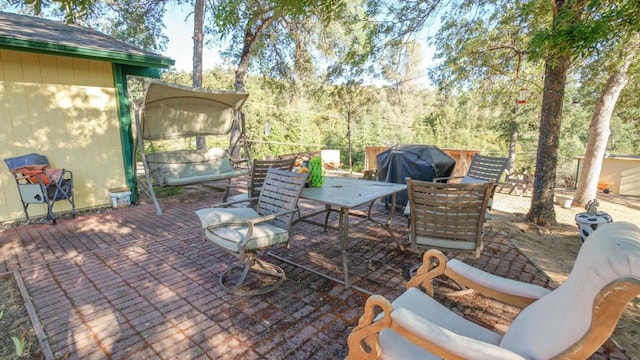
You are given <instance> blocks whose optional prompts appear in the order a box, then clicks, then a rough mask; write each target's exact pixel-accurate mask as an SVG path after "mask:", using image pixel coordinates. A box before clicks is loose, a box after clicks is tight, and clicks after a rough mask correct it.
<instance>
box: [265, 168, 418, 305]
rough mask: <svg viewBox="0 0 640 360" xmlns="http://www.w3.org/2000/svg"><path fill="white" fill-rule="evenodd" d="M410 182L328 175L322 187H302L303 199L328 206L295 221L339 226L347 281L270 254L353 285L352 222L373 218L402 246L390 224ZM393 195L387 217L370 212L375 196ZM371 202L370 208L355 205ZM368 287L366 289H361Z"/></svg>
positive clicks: (363, 221) (366, 220)
mask: <svg viewBox="0 0 640 360" xmlns="http://www.w3.org/2000/svg"><path fill="white" fill-rule="evenodd" d="M406 188H407V186H406V185H405V184H396V183H389V182H384V181H371V180H361V179H354V178H347V177H326V178H325V181H324V185H323V186H322V187H310V188H305V189H304V190H302V194H301V195H300V198H301V199H306V200H309V201H312V202H315V203H320V204H324V205H325V208H324V209H322V210H318V211H314V212H312V213H309V214H301V216H300V218H299V219H297V221H296V222H306V223H310V224H314V225H319V226H322V227H323V228H324V229H325V230H326V229H333V230H337V231H338V234H339V238H340V249H341V252H342V268H343V272H344V281H341V280H340V279H337V278H334V277H332V276H329V275H326V274H323V273H320V272H318V271H315V270H313V269H311V268H308V267H305V266H304V265H301V264H298V263H295V262H293V261H292V260H290V259H285V258H283V257H281V256H278V255H276V254H273V253H269V254H270V255H271V256H273V257H275V258H277V259H279V260H281V261H284V262H287V263H289V264H292V265H294V266H298V267H301V268H304V269H306V270H309V271H312V272H314V273H316V274H318V275H320V276H323V277H326V278H329V279H331V280H334V281H337V282H339V283H343V284H344V286H345V288H347V289H348V288H350V287H351V284H350V282H349V264H348V256H347V255H348V249H347V242H348V239H349V228H350V226H357V225H360V224H362V223H365V222H372V223H374V224H378V225H380V226H381V227H382V228H383V229H384V230H386V231H387V233H389V235H390V236H391V238H392V239H393V240H394V241H395V242H396V244H397V246H398V248H400V249H403V246H402V244H401V243H400V242H399V241H398V239H397V238H396V236H395V235H394V234H393V231H392V229H391V228H390V225H391V219H392V217H393V213H394V211H395V200H396V199H395V197H396V193H397V192H399V191H402V190H405V189H406ZM387 196H391V203H390V204H391V205H390V206H389V211H388V216H387V218H386V220H384V219H377V218H373V217H372V216H371V208H372V206H373V203H374V202H375V200H377V199H380V198H384V197H387ZM365 205H368V210H367V211H362V210H359V209H356V208H358V207H362V206H365ZM332 212H337V213H339V220H338V226H337V227H336V226H332V225H329V221H328V220H329V216H330V215H331V213H332ZM320 214H326V216H325V220H324V222H318V221H315V220H312V219H311V218H313V217H315V216H317V215H320ZM350 217H354V218H356V219H357V220H356V221H354V222H352V223H350ZM358 290H362V291H365V292H366V290H364V289H358Z"/></svg>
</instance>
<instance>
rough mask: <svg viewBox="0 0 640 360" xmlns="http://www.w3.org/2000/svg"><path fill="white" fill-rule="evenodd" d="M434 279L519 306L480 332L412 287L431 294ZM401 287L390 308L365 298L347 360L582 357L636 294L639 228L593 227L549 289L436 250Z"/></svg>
mask: <svg viewBox="0 0 640 360" xmlns="http://www.w3.org/2000/svg"><path fill="white" fill-rule="evenodd" d="M434 263H435V264H437V266H436V267H434V266H433V264H434ZM441 275H444V276H448V277H450V278H452V279H455V280H456V282H459V283H463V284H465V285H466V286H468V287H470V288H474V289H475V290H477V291H479V292H480V293H482V294H483V295H485V296H488V297H491V298H494V299H497V300H500V301H502V302H505V303H508V304H511V305H514V306H518V307H524V308H523V309H522V310H521V311H520V313H519V314H518V315H517V316H516V318H515V319H514V320H513V322H512V323H511V325H510V326H509V328H508V329H507V330H506V332H505V333H504V334H500V333H497V332H495V331H494V330H490V329H487V328H484V327H482V326H480V325H478V324H476V323H472V322H471V321H468V320H466V319H464V318H463V317H461V316H460V315H458V314H459V312H455V313H454V312H453V311H451V310H449V309H448V308H446V307H445V306H443V305H441V304H440V303H438V302H437V301H436V300H434V299H433V298H432V297H430V296H428V295H427V294H425V293H423V292H421V291H420V290H418V288H417V287H423V288H425V289H426V290H427V292H428V293H430V294H433V280H434V278H436V277H437V276H441ZM407 288H408V289H407V290H406V291H405V292H404V293H403V294H402V295H400V296H399V297H398V298H397V299H396V300H395V301H393V303H390V302H389V301H388V300H387V299H385V298H384V297H382V296H379V295H373V296H371V297H369V299H368V300H367V302H366V304H365V308H364V315H362V317H361V318H360V321H359V323H358V326H357V327H356V328H355V329H354V330H353V331H352V332H351V334H350V335H349V338H348V345H349V353H348V356H347V359H349V360H359V359H587V358H589V356H591V354H593V353H594V352H595V351H597V350H598V348H600V347H601V346H602V344H604V343H605V341H606V340H607V339H608V338H609V336H610V335H611V333H612V332H613V330H614V329H615V327H616V324H617V322H618V319H619V317H620V314H621V313H622V310H623V309H624V307H625V305H626V304H627V303H628V302H629V301H631V300H633V299H634V298H635V297H636V296H638V295H640V228H638V227H637V226H636V225H634V224H631V223H628V222H622V221H621V222H614V223H610V224H605V225H604V226H602V227H598V229H597V230H596V231H595V232H594V233H593V234H592V235H591V236H590V237H589V239H588V240H587V241H585V243H584V245H582V248H581V249H580V252H579V253H578V257H577V259H576V262H575V265H574V267H573V270H572V271H571V274H570V275H569V277H568V278H567V280H566V281H565V282H564V284H562V285H561V286H560V287H559V288H557V289H555V290H553V291H550V290H548V289H545V288H542V287H539V286H536V285H532V284H527V283H521V282H518V281H515V280H511V279H505V278H501V277H499V276H496V275H493V274H489V273H486V272H484V271H482V270H479V269H475V268H473V267H471V266H469V265H467V264H465V263H463V262H461V261H458V260H455V259H452V260H447V258H446V257H445V256H444V255H443V254H442V253H440V252H439V251H437V250H430V251H429V252H427V253H426V254H425V255H424V261H423V265H422V267H421V268H420V269H419V270H418V274H417V275H416V276H415V277H414V278H412V279H411V280H410V281H409V282H408V283H407ZM490 310H491V309H488V311H490Z"/></svg>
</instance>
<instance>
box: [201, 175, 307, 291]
mask: <svg viewBox="0 0 640 360" xmlns="http://www.w3.org/2000/svg"><path fill="white" fill-rule="evenodd" d="M306 177H307V175H306V174H300V173H292V172H288V171H282V170H277V169H269V170H268V172H267V176H266V178H265V180H264V182H263V184H262V188H261V190H260V195H259V197H258V202H257V204H256V206H255V207H242V208H234V207H228V206H229V205H230V204H232V203H223V204H219V205H218V206H216V207H213V208H207V209H200V210H198V211H196V214H197V215H198V217H199V218H200V222H201V223H202V234H203V238H204V239H205V240H209V241H211V242H212V243H213V244H214V245H216V246H219V247H220V248H222V249H223V250H225V251H227V252H228V253H230V254H231V255H233V256H235V257H236V258H238V260H239V261H240V263H241V264H240V265H239V266H235V267H232V268H230V269H227V270H225V271H224V272H222V274H220V285H221V286H222V287H223V289H225V290H226V291H228V292H230V293H232V294H235V295H257V294H264V293H267V292H269V291H272V290H274V289H276V288H277V287H278V286H280V285H281V284H282V282H283V281H284V280H285V273H284V271H283V270H282V269H281V268H280V267H278V266H276V265H274V264H269V263H267V262H264V261H262V260H260V259H259V258H258V256H257V253H259V252H262V251H264V250H266V249H268V248H270V247H272V246H275V245H277V244H283V243H284V244H287V245H288V243H289V229H290V227H291V224H292V221H293V217H294V214H296V213H297V211H298V210H297V203H298V199H299V197H300V193H301V192H302V189H303V187H304V183H305V180H306ZM251 200H252V199H251V198H249V199H247V200H245V201H251ZM250 273H260V274H262V275H266V276H261V277H259V278H255V277H252V276H251V274H250ZM250 278H251V279H250ZM249 279H250V280H249ZM245 285H246V286H245Z"/></svg>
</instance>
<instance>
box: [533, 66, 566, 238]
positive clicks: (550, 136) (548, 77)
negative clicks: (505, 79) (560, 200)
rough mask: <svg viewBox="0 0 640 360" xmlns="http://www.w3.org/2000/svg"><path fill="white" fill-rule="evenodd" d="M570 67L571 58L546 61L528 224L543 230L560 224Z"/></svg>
mask: <svg viewBox="0 0 640 360" xmlns="http://www.w3.org/2000/svg"><path fill="white" fill-rule="evenodd" d="M570 64H571V55H570V54H562V55H557V54H550V55H548V56H547V59H546V61H545V70H544V74H545V78H544V92H543V94H542V113H541V115H540V136H539V137H538V152H537V156H536V172H535V176H534V183H533V197H532V198H531V208H530V209H529V213H528V214H527V221H530V222H533V223H535V224H538V225H541V226H549V225H555V224H556V213H555V209H554V208H553V195H554V187H555V184H556V167H557V165H558V148H559V146H560V122H561V119H562V102H563V100H564V92H565V85H566V81H567V71H568V70H569V66H570Z"/></svg>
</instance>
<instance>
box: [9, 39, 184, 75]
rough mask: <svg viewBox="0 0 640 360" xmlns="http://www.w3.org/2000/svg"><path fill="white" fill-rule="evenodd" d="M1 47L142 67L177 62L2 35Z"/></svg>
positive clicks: (167, 65)
mask: <svg viewBox="0 0 640 360" xmlns="http://www.w3.org/2000/svg"><path fill="white" fill-rule="evenodd" d="M0 49H8V50H18V51H27V52H37V53H41V54H50V55H65V56H70V57H78V58H85V59H92V60H101V61H107V62H111V63H118V64H125V65H134V66H142V67H156V68H164V69H168V68H169V67H170V66H171V65H174V64H175V60H173V59H171V58H168V57H164V56H148V55H138V54H131V53H123V52H115V51H108V50H97V49H89V48H79V47H75V46H69V45H60V44H51V43H46V42H41V41H30V40H20V39H11V38H6V37H0Z"/></svg>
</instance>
